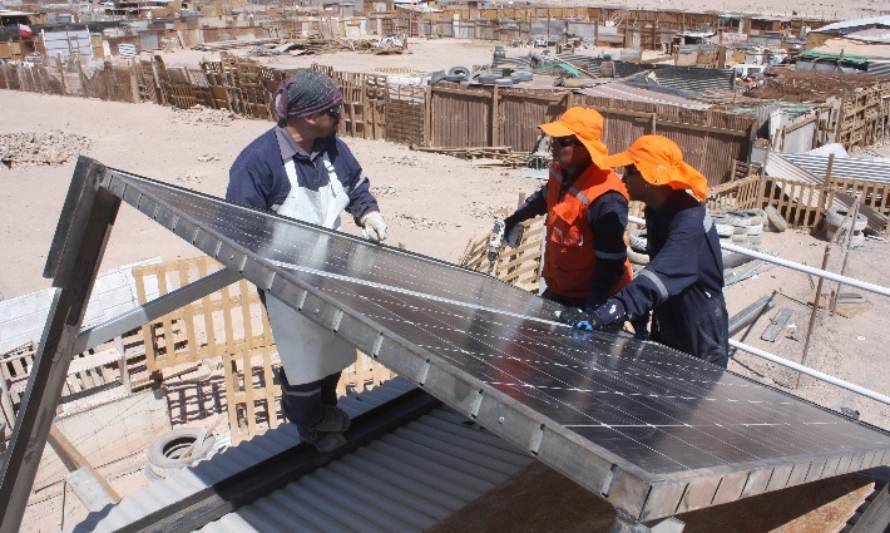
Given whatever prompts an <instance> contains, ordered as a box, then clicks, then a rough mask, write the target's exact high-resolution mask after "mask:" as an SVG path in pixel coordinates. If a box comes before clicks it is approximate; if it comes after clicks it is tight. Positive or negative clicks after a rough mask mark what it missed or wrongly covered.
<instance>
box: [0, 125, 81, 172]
mask: <svg viewBox="0 0 890 533" xmlns="http://www.w3.org/2000/svg"><path fill="white" fill-rule="evenodd" d="M91 144H92V141H91V140H90V139H89V138H88V137H84V136H83V135H77V134H76V133H65V132H63V131H61V130H49V131H42V132H22V133H5V134H0V163H3V166H4V167H6V168H22V167H33V166H58V165H63V164H65V163H66V162H67V161H68V160H69V159H71V158H73V157H74V156H76V155H77V154H79V153H81V152H83V151H85V150H87V149H88V148H89V147H90V145H91Z"/></svg>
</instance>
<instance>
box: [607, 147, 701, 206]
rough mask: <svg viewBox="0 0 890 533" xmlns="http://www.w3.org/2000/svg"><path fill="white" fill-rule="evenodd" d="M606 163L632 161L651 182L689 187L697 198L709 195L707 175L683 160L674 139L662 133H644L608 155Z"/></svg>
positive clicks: (616, 165)
mask: <svg viewBox="0 0 890 533" xmlns="http://www.w3.org/2000/svg"><path fill="white" fill-rule="evenodd" d="M605 164H606V166H607V167H609V168H617V167H626V166H628V165H634V166H635V167H637V170H639V171H640V174H642V176H643V179H645V180H646V181H647V182H649V183H651V184H652V185H668V186H670V188H672V189H677V190H682V189H689V190H691V191H692V194H693V195H694V196H695V197H696V198H698V199H699V201H703V200H704V199H705V198H707V197H708V179H707V178H705V177H704V176H703V175H702V174H701V173H700V172H699V171H697V170H695V168H693V167H692V166H691V165H689V164H688V163H686V162H685V161H683V152H681V151H680V147H679V146H677V143H675V142H674V141H672V140H670V139H668V138H667V137H664V136H662V135H643V136H642V137H640V138H639V139H637V140H636V141H634V143H633V144H632V145H630V148H628V149H627V150H625V151H624V152H621V153H617V154H614V155H612V156H609V157H607V158H606V161H605Z"/></svg>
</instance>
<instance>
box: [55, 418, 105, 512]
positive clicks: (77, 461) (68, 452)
mask: <svg viewBox="0 0 890 533" xmlns="http://www.w3.org/2000/svg"><path fill="white" fill-rule="evenodd" d="M47 441H48V442H49V444H50V446H52V447H53V451H54V452H56V455H58V456H59V459H60V460H61V461H62V464H64V465H65V468H67V469H68V471H69V472H74V471H76V470H80V469H84V471H85V472H87V473H88V474H89V475H90V477H93V478H94V479H95V480H96V482H97V483H98V484H99V486H100V487H101V488H102V490H103V491H104V492H105V494H106V495H107V496H108V498H109V499H110V500H111V501H112V503H118V502H119V501H121V497H120V496H119V495H118V493H117V491H115V490H114V488H112V487H111V484H109V483H108V481H107V480H106V479H105V478H103V477H102V476H100V475H99V473H98V472H97V471H96V469H95V468H93V465H91V464H90V462H89V461H87V458H86V457H84V456H83V454H81V453H80V452H79V451H78V450H77V448H75V447H74V444H72V443H71V441H70V440H68V438H67V437H66V436H65V434H64V433H62V431H61V430H59V428H58V426H56V425H55V424H52V425H50V427H49V435H48V437H47Z"/></svg>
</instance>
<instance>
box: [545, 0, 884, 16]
mask: <svg viewBox="0 0 890 533" xmlns="http://www.w3.org/2000/svg"><path fill="white" fill-rule="evenodd" d="M535 4H541V5H547V4H549V5H552V6H559V5H565V4H566V2H564V0H539V1H536V2H535ZM571 5H590V6H601V7H613V8H615V7H617V8H623V9H628V8H629V6H628V2H626V1H625V0H578V1H573V2H571ZM632 5H633V8H634V9H656V10H676V11H688V12H693V13H695V12H701V11H708V12H717V13H726V14H729V13H744V14H748V15H760V16H795V17H806V18H812V19H816V20H822V19H825V20H839V19H846V18H857V17H873V16H876V15H882V14H886V13H887V12H888V11H890V8H888V6H887V2H886V1H884V0H851V1H848V2H828V1H826V0H820V1H816V2H790V1H787V0H785V1H778V2H776V1H774V0H710V1H708V2H701V1H700V0H634V2H633V3H632Z"/></svg>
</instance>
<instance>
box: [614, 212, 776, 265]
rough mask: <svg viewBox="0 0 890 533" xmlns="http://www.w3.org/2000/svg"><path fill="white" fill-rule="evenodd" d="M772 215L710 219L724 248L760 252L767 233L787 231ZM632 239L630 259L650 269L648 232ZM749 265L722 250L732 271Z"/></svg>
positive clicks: (730, 214)
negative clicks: (751, 249)
mask: <svg viewBox="0 0 890 533" xmlns="http://www.w3.org/2000/svg"><path fill="white" fill-rule="evenodd" d="M767 209H768V210H769V209H771V208H767ZM772 211H773V212H769V211H764V210H762V209H744V210H737V211H729V212H726V213H716V214H712V215H711V218H712V219H713V220H714V226H715V228H716V229H717V235H718V236H719V237H720V242H721V244H722V243H727V242H729V243H732V244H735V245H737V246H742V247H744V248H759V247H760V244H761V242H762V240H763V232H764V231H767V230H772V231H776V232H781V231H785V229H786V228H787V224H786V223H785V220H784V219H783V218H782V216H781V215H780V214H779V213H778V212H777V211H775V209H772ZM629 237H630V242H629V243H628V247H627V256H628V258H629V259H630V262H631V263H632V264H634V265H638V266H645V265H648V264H649V255H648V252H647V250H646V230H645V229H634V230H631V231H630V233H629ZM746 261H748V259H747V256H742V255H741V254H737V253H735V252H730V251H728V250H723V263H724V266H725V267H726V268H733V267H735V266H738V265H739V264H741V263H743V262H746Z"/></svg>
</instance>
